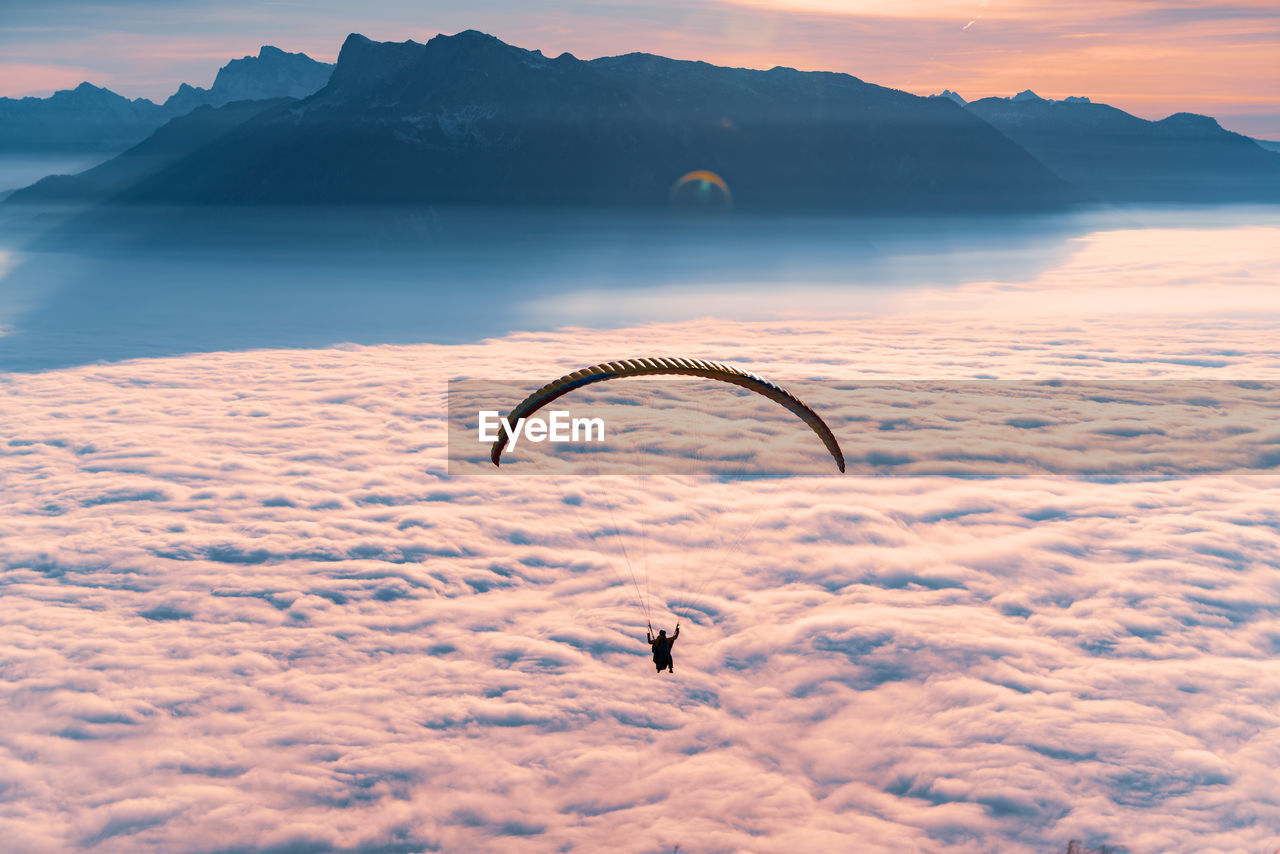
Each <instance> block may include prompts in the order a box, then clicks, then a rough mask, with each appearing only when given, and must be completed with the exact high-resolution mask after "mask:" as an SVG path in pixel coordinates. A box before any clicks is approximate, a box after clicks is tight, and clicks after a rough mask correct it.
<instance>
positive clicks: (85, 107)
mask: <svg viewBox="0 0 1280 854" xmlns="http://www.w3.org/2000/svg"><path fill="white" fill-rule="evenodd" d="M332 71H333V65H332V64H330V63H326V62H317V61H316V60H314V59H311V58H310V57H309V56H307V55H306V54H302V53H286V52H284V51H282V50H280V49H279V48H275V47H270V46H265V47H263V48H262V49H261V50H260V51H259V53H258V55H257V56H256V57H252V56H246V57H244V58H243V59H235V60H232V61H231V62H229V63H227V64H226V65H224V66H223V67H222V69H221V70H220V71H219V72H218V76H217V78H216V79H215V80H214V83H213V86H212V88H210V89H200V88H196V87H192V86H188V85H187V84H186V83H183V84H182V85H181V86H179V87H178V91H177V92H175V93H174V94H173V95H172V96H170V97H169V98H168V100H166V101H165V102H164V104H162V105H158V104H155V103H153V102H152V101H149V100H147V99H146V98H135V99H134V100H132V101H131V100H129V99H128V98H125V97H123V96H121V95H117V94H116V93H115V92H112V91H111V90H110V89H103V88H100V87H98V86H93V85H90V84H89V83H81V84H80V85H79V86H77V87H76V88H75V89H64V90H61V91H58V92H55V93H54V94H53V95H51V96H49V97H48V98H0V151H9V152H14V151H22V152H32V151H38V152H42V153H44V152H51V151H77V152H80V151H84V152H115V151H123V150H124V149H126V148H128V147H129V146H131V145H134V144H136V143H138V142H140V141H142V140H143V139H145V138H146V137H147V136H149V135H150V134H151V133H153V132H154V131H155V130H156V129H157V128H159V127H160V126H161V125H163V124H164V123H165V122H167V121H168V120H169V119H172V118H175V117H177V116H181V115H184V114H186V113H189V112H191V111H192V110H193V109H195V108H196V107H202V106H206V105H212V106H215V107H218V106H222V105H223V104H226V103H229V102H231V101H242V100H251V99H259V100H263V99H271V98H281V97H288V98H303V97H306V96H307V95H310V94H311V93H313V92H315V91H316V90H318V89H320V88H321V87H322V86H324V85H325V83H326V82H327V81H328V79H329V75H330V73H332Z"/></svg>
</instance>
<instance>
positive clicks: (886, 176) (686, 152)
mask: <svg viewBox="0 0 1280 854" xmlns="http://www.w3.org/2000/svg"><path fill="white" fill-rule="evenodd" d="M297 57H300V58H301V60H305V63H308V65H305V66H304V65H303V64H302V63H301V62H299V61H298V60H297V59H288V58H297ZM286 59H288V62H289V63H290V65H289V66H287V67H286V64H285V60H286ZM317 67H318V68H317ZM268 68H271V69H277V70H278V73H273V74H264V73H262V72H263V71H264V70H265V69H268ZM304 69H311V71H310V72H308V73H309V74H310V75H311V76H306V74H304V73H302V72H303V70H304ZM322 74H323V77H324V78H325V80H320V77H321V75H322ZM313 87H314V88H313ZM81 88H82V89H83V88H84V87H81ZM76 91H79V90H76ZM98 91H102V90H98ZM59 94H64V93H59ZM264 96H268V97H264ZM55 97H57V96H55ZM116 97H118V96H116ZM183 99H186V100H183ZM27 100H29V99H27ZM49 100H52V99H49ZM119 100H120V101H121V102H123V104H124V105H128V104H137V103H138V102H129V101H126V100H125V99H119ZM11 103H12V102H11ZM147 103H150V102H147ZM186 103H193V104H194V103H199V104H201V106H200V108H199V109H196V110H194V111H191V112H188V113H187V114H186V115H182V116H180V117H177V118H175V119H173V120H172V121H171V123H170V124H169V125H168V126H166V127H164V128H161V129H160V130H158V131H157V132H156V133H155V135H154V136H153V137H151V138H150V139H147V140H146V141H145V142H143V143H142V144H140V145H138V146H137V147H135V148H133V149H131V150H129V151H127V152H125V153H124V154H123V155H121V156H120V157H118V158H116V159H114V160H112V161H108V162H107V163H105V164H103V165H102V166H99V167H96V168H95V169H93V170H89V171H88V172H85V173H82V174H81V175H79V176H73V177H63V178H56V179H53V178H51V179H45V180H44V181H41V182H38V183H37V184H35V185H33V186H32V187H29V188H27V189H25V190H21V191H18V192H17V193H15V194H13V196H12V197H11V198H12V200H14V201H28V202H36V201H51V200H72V199H79V200H101V199H112V200H114V201H116V202H121V203H135V204H136V203H165V204H176V205H210V204H247V203H252V204H257V203H333V204H349V203H478V204H516V205H533V204H552V205H556V204H564V205H593V206H621V207H652V206H664V205H667V204H669V203H670V202H671V200H672V199H673V198H674V197H675V196H674V195H673V188H674V187H676V185H677V183H678V181H679V179H680V177H681V176H682V175H689V174H697V175H703V176H705V175H707V174H708V173H709V172H710V173H714V175H715V176H716V181H715V183H714V184H713V183H709V182H708V181H705V180H703V181H701V182H700V184H701V189H702V190H703V191H709V192H710V194H711V197H712V198H713V199H717V200H720V201H724V202H727V201H728V199H729V198H730V197H731V198H732V203H733V206H734V207H736V208H741V209H744V210H759V211H776V210H797V209H803V210H847V211H894V210H903V211H945V210H1010V209H1043V208H1054V207H1061V206H1063V205H1066V204H1069V203H1071V202H1076V201H1086V202H1148V201H1157V202H1234V201H1263V202H1266V201H1270V202H1276V201H1280V153H1277V152H1275V151H1271V150H1267V149H1265V148H1264V147H1262V146H1261V145H1259V144H1258V143H1257V142H1255V141H1254V140H1251V139H1249V138H1248V137H1244V136H1241V135H1239V134H1234V133H1231V132H1229V131H1226V130H1224V129H1223V128H1222V127H1221V126H1219V125H1218V124H1217V122H1216V121H1214V120H1213V119H1211V118H1208V117H1205V116H1196V115H1192V114H1187V113H1179V114H1175V115H1173V116H1170V117H1169V118H1167V119H1164V120H1161V121H1156V122H1151V121H1147V120H1144V119H1140V118H1137V117H1135V116H1132V115H1129V114H1128V113H1125V112H1123V111H1121V110H1118V109H1115V108H1113V107H1109V106H1106V105H1104V104H1094V103H1091V102H1090V101H1089V99H1087V98H1068V99H1065V100H1062V101H1049V100H1046V99H1043V98H1040V97H1038V96H1037V95H1035V93H1033V92H1030V91H1026V92H1022V93H1019V94H1018V95H1016V96H1014V97H1013V98H986V99H982V100H979V101H974V102H972V103H966V102H965V101H964V99H963V98H961V97H960V96H959V95H957V94H956V93H954V92H950V91H948V92H946V93H943V95H942V96H934V97H930V98H922V97H917V96H915V95H911V94H908V93H905V92H901V91H898V90H894V89H888V88H885V87H881V86H877V85H874V84H871V83H867V82H864V81H862V80H859V79H858V78H856V77H852V76H850V75H847V74H836V73H827V72H800V71H796V70H794V69H789V68H780V67H779V68H774V69H771V70H768V71H757V70H748V69H738V68H723V67H718V66H714V65H709V64H707V63H703V62H688V61H679V60H672V59H667V58H664V57H659V56H652V55H649V54H628V55H626V56H619V57H608V58H602V59H595V60H589V61H584V60H580V59H577V58H576V57H574V56H572V55H570V54H562V55H560V56H557V57H554V58H550V57H546V56H544V55H543V54H542V53H541V52H539V51H536V50H532V51H531V50H524V49H521V48H518V47H514V46H512V45H508V44H505V43H504V42H502V41H500V40H498V39H496V38H494V37H492V36H489V35H485V34H483V33H479V32H475V31H465V32H462V33H459V34H457V35H454V36H437V37H436V38H433V39H431V40H430V41H428V42H427V43H426V44H421V43H417V42H412V41H409V42H401V43H393V42H373V41H370V40H369V39H366V38H364V37H363V36H360V35H354V34H353V35H351V36H349V37H348V38H347V40H346V42H345V43H344V44H343V46H342V50H341V53H340V55H339V57H338V62H337V64H336V66H334V67H333V68H332V71H331V73H330V71H329V67H328V66H325V65H324V64H323V63H315V62H314V61H312V60H310V59H309V58H306V57H304V56H302V55H301V54H285V53H284V52H283V51H277V50H275V49H274V48H263V52H262V53H261V54H259V56H258V57H257V58H252V57H246V58H245V59H243V60H236V61H235V62H232V63H230V64H228V65H227V66H226V67H224V68H223V69H222V71H220V72H219V74H218V78H217V80H215V83H214V86H213V87H212V88H211V89H209V90H197V89H193V88H191V87H185V88H184V89H180V90H179V92H178V93H175V95H174V96H173V98H170V99H169V101H168V102H166V104H165V105H164V106H163V107H161V108H157V109H163V108H165V107H169V106H170V104H174V105H175V106H174V107H172V109H174V110H177V109H178V105H185V104H186ZM116 107H117V108H119V109H120V110H122V111H123V110H124V109H125V107H124V106H123V105H121V104H116ZM152 107H155V105H152ZM184 112H186V110H184ZM721 197H723V198H721ZM681 200H682V201H683V200H684V199H683V197H681Z"/></svg>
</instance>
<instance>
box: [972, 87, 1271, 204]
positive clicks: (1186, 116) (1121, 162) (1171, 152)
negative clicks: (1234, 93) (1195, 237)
mask: <svg viewBox="0 0 1280 854" xmlns="http://www.w3.org/2000/svg"><path fill="white" fill-rule="evenodd" d="M968 109H969V110H970V111H972V112H973V113H974V114H975V115H978V116H981V117H982V118H983V119H985V120H986V121H988V122H990V123H991V124H992V125H993V126H995V127H996V128H997V129H999V130H1000V131H1002V132H1003V133H1004V134H1005V135H1006V136H1008V137H1009V138H1010V139H1012V140H1014V141H1015V142H1017V143H1018V144H1019V145H1021V146H1023V147H1024V148H1026V149H1027V150H1028V151H1030V152H1031V153H1032V154H1033V155H1035V156H1036V157H1037V158H1038V159H1039V160H1040V161H1041V162H1042V163H1044V164H1045V165H1046V166H1048V167H1049V168H1050V169H1052V170H1053V171H1054V172H1056V173H1057V174H1058V175H1059V176H1061V177H1062V178H1063V179H1065V180H1066V181H1068V182H1069V183H1070V184H1071V185H1072V186H1074V187H1076V188H1078V189H1079V190H1080V192H1081V193H1082V194H1083V195H1084V196H1085V197H1086V198H1088V199H1092V200H1099V201H1108V202H1234V201H1269V202H1276V201H1280V155H1277V154H1276V153H1275V152H1272V151H1267V150H1265V149H1264V148H1262V147H1261V146H1260V145H1259V144H1258V143H1257V142H1255V141H1254V140H1252V139H1250V138H1249V137H1247V136H1242V135H1241V134H1238V133H1232V132H1230V131H1228V130H1224V129H1223V128H1222V127H1221V126H1220V125H1219V124H1218V123H1217V122H1216V121H1214V120H1213V119H1211V118H1209V117H1208V116H1199V115H1194V114H1192V113H1175V114H1174V115H1172V116H1169V117H1168V118H1166V119H1161V120H1160V121H1147V120H1146V119H1140V118H1138V117H1137V116H1133V115H1130V114H1129V113H1126V112H1124V111H1123V110H1118V109H1116V108H1115V107H1109V106H1107V105H1105V104H1094V103H1090V102H1089V99H1088V98H1067V99H1066V100H1062V101H1050V100H1046V99H1043V98H1040V97H1038V96H1037V95H1036V94H1035V93H1034V92H1031V91H1030V90H1028V91H1025V92H1021V93H1019V94H1018V95H1016V96H1014V97H1013V98H983V99H982V100H979V101H972V102H970V103H969V105H968Z"/></svg>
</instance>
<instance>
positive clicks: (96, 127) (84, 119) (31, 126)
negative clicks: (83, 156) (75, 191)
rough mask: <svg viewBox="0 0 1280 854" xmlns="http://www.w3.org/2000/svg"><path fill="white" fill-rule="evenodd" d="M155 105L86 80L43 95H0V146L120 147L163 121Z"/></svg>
mask: <svg viewBox="0 0 1280 854" xmlns="http://www.w3.org/2000/svg"><path fill="white" fill-rule="evenodd" d="M159 109H160V108H159V107H157V106H156V105H155V104H153V103H151V102H150V101H148V100H147V99H146V98H137V99H135V100H132V101H130V100H129V99H128V98H125V97H123V96H121V95H117V94H116V93H115V92H112V91H111V90H110V89H102V88H99V87H97V86H93V85H90V84H89V83H81V84H80V85H79V86H77V87H76V88H74V89H62V90H59V91H57V92H54V93H53V94H52V95H50V96H49V97H48V98H0V151H44V152H48V151H120V150H121V149H124V148H127V147H129V146H130V145H132V144H134V143H135V142H137V141H139V140H140V139H142V138H143V137H145V136H147V134H149V133H151V132H152V131H154V130H155V129H156V127H158V126H159V125H160V124H161V122H163V121H164V120H163V119H162V118H160V116H159Z"/></svg>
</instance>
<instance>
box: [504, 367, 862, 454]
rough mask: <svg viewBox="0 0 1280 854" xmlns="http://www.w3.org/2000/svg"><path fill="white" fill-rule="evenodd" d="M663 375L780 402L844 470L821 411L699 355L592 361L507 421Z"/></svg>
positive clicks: (542, 392) (539, 392) (536, 395)
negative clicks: (601, 387) (595, 388)
mask: <svg viewBox="0 0 1280 854" xmlns="http://www.w3.org/2000/svg"><path fill="white" fill-rule="evenodd" d="M663 375H675V376H690V377H702V378H705V379H709V380H716V381H718V382H724V383H729V384H731V385H736V386H740V387H742V388H745V389H747V390H749V391H752V392H755V393H756V394H759V395H762V396H764V397H766V398H768V399H769V400H772V401H774V402H775V403H778V404H779V405H781V406H782V407H784V408H785V409H787V410H788V411H789V412H791V413H793V414H794V415H796V416H797V417H799V418H800V420H801V421H803V422H804V423H805V424H807V425H808V426H809V429H811V430H812V431H813V432H814V433H815V434H817V436H818V438H820V439H821V440H822V443H823V444H824V445H825V446H826V448H827V451H828V453H830V454H831V457H832V459H834V460H835V463H836V466H837V467H838V468H839V469H840V471H841V472H843V471H844V468H845V465H844V453H843V452H842V451H841V450H840V443H839V442H837V441H836V437H835V434H834V433H832V432H831V428H830V427H828V426H827V424H826V422H825V421H823V420H822V418H821V417H819V415H818V413H816V412H814V411H813V409H811V408H810V407H809V406H808V405H807V404H805V403H804V402H803V401H801V400H800V398H798V397H796V396H795V395H794V394H792V393H791V392H789V391H787V390H786V389H784V388H782V387H781V386H779V385H777V384H776V383H773V382H771V381H769V380H767V379H765V378H764V377H761V376H758V375H756V374H752V373H748V372H746V371H744V370H741V369H740V368H735V367H733V366H732V365H724V364H721V363H719V362H705V361H702V360H700V359H689V358H684V357H679V356H676V357H650V358H644V359H622V360H619V361H616V362H603V363H601V364H599V365H592V366H591V367H589V368H582V369H581V370H578V371H574V372H573V373H571V374H565V375H564V376H562V377H560V378H559V379H557V380H553V381H552V382H549V383H547V384H546V385H544V386H543V387H542V388H540V389H538V390H537V391H535V392H534V393H533V394H531V395H529V396H528V397H526V398H525V399H524V400H522V401H521V402H520V403H519V404H517V405H516V407H515V408H514V409H512V410H511V414H510V415H508V416H507V423H509V424H514V423H516V422H517V421H519V420H521V419H523V418H527V417H528V416H529V415H531V414H532V413H534V412H537V411H538V410H539V409H541V408H542V407H544V406H546V405H547V404H548V403H550V402H551V401H553V400H555V399H556V398H559V397H562V396H563V395H566V394H568V393H569V392H571V391H573V390H574V389H579V388H582V387H583V386H587V385H591V384H593V383H599V382H605V381H607V380H615V379H621V378H624V377H644V376H663ZM508 440H509V436H508V435H507V434H506V433H505V432H500V433H499V435H498V438H497V439H496V440H495V441H494V443H493V447H492V449H491V450H490V452H489V459H490V460H492V461H493V464H494V465H495V466H500V465H502V452H503V451H504V450H505V449H506V447H507V442H508Z"/></svg>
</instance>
